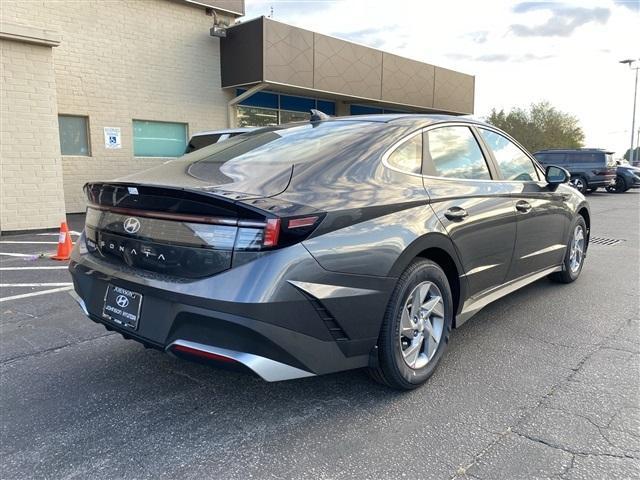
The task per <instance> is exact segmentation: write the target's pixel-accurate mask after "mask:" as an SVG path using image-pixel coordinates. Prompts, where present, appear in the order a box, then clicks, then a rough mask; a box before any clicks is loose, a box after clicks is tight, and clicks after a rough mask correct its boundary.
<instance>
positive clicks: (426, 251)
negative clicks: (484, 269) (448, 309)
mask: <svg viewBox="0 0 640 480" xmlns="http://www.w3.org/2000/svg"><path fill="white" fill-rule="evenodd" d="M416 258H426V259H429V260H431V261H433V262H435V263H437V264H438V265H439V266H440V268H442V270H443V271H444V273H445V275H446V276H447V280H448V281H449V286H450V288H451V295H452V297H453V306H454V312H455V314H454V318H453V326H454V327H455V317H456V315H457V314H458V313H459V311H460V308H461V306H462V304H463V303H464V299H465V295H466V291H467V285H466V277H464V276H463V273H464V270H463V268H462V265H461V263H460V260H459V259H458V255H457V253H456V250H455V247H454V245H453V242H451V240H450V239H449V237H447V236H446V235H444V234H441V233H430V234H427V235H424V236H423V237H420V238H418V239H416V240H415V241H414V242H413V243H411V244H410V245H409V246H408V247H407V248H406V249H405V251H404V252H403V253H402V255H401V256H400V258H398V260H397V261H396V263H395V264H394V266H393V268H392V269H391V272H390V275H392V276H400V274H402V272H403V271H404V270H405V269H406V268H407V267H408V266H409V264H410V263H411V262H412V261H413V260H414V259H416Z"/></svg>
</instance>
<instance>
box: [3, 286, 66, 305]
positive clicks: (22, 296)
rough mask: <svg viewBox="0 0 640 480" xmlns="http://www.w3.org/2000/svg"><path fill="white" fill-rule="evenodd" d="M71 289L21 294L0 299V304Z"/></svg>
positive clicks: (53, 289)
mask: <svg viewBox="0 0 640 480" xmlns="http://www.w3.org/2000/svg"><path fill="white" fill-rule="evenodd" d="M72 288H73V286H70V287H60V288H52V289H50V290H41V291H39V292H31V293H23V294H22V295H14V296H12V297H5V298H0V302H8V301H9V300H18V299H20V298H28V297H35V296H37V295H46V294H48V293H56V292H66V291H67V290H71V289H72Z"/></svg>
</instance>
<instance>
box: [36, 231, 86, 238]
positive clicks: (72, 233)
mask: <svg viewBox="0 0 640 480" xmlns="http://www.w3.org/2000/svg"><path fill="white" fill-rule="evenodd" d="M69 233H70V234H71V235H80V232H76V231H75V230H71V231H70V232H69ZM37 235H42V236H47V235H50V236H52V237H53V236H56V237H57V236H58V235H60V234H59V233H38V234H37Z"/></svg>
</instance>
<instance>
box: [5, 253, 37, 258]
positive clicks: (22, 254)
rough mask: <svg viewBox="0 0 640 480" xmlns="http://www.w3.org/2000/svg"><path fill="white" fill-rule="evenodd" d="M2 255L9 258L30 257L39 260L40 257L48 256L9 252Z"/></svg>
mask: <svg viewBox="0 0 640 480" xmlns="http://www.w3.org/2000/svg"><path fill="white" fill-rule="evenodd" d="M0 255H5V256H7V257H29V258H38V257H39V256H40V255H46V254H40V253H9V252H0Z"/></svg>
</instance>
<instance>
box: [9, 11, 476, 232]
mask: <svg viewBox="0 0 640 480" xmlns="http://www.w3.org/2000/svg"><path fill="white" fill-rule="evenodd" d="M243 13H244V0H199V1H195V0H193V1H192V0H100V1H98V0H2V1H1V2H0V55H1V61H0V64H1V66H2V75H1V77H2V83H1V86H0V88H1V97H0V100H1V102H2V104H1V118H0V133H1V137H0V139H1V146H0V160H1V184H0V230H1V231H2V232H6V231H16V230H28V229H44V228H53V227H56V226H57V225H58V224H59V223H60V221H62V220H63V219H64V217H65V213H73V212H82V211H84V209H85V202H84V196H83V192H82V186H83V185H84V184H85V183H86V182H87V181H90V180H91V181H95V180H111V179H114V178H117V177H119V176H122V175H125V174H128V173H132V172H134V171H137V170H141V169H144V168H148V167H150V166H153V165H157V164H158V162H163V161H166V160H167V159H168V158H171V157H172V156H177V155H179V153H178V151H179V150H180V149H183V147H184V146H185V143H186V140H187V139H188V138H189V135H190V134H192V133H194V132H197V131H202V130H211V129H216V128H226V127H227V126H230V125H231V126H234V125H236V124H238V123H239V124H241V125H253V124H254V123H252V122H254V121H256V119H258V118H261V119H264V118H267V120H268V121H269V122H271V123H278V122H284V121H292V120H300V119H304V118H305V115H307V113H305V112H306V111H308V108H307V107H308V105H309V102H312V103H311V105H312V106H314V107H316V108H319V107H326V108H328V109H329V110H330V111H329V112H328V113H333V114H345V113H365V112H368V111H371V110H372V109H373V111H378V110H379V111H381V112H382V111H383V109H386V110H393V109H395V110H398V109H404V111H445V112H446V111H449V112H454V113H472V112H473V77H471V76H468V75H463V74H459V73H457V72H451V71H450V70H444V69H439V67H434V66H433V65H428V64H424V63H420V62H415V61H413V60H408V59H403V58H402V57H398V56H395V55H394V56H390V55H389V54H386V53H383V52H380V51H378V50H374V49H369V48H367V47H362V46H359V45H355V44H351V43H349V42H345V41H342V40H337V39H331V37H326V36H324V35H320V34H316V33H314V32H308V31H306V30H301V29H297V28H295V27H291V26H289V25H286V24H282V23H279V22H274V21H271V20H268V19H264V18H261V19H257V20H253V21H247V22H243V23H241V24H239V25H238V26H232V27H231V28H228V29H227V30H226V32H227V34H226V38H224V39H222V40H221V39H220V38H218V37H215V36H212V35H211V34H210V29H211V27H212V26H213V25H214V23H217V24H218V25H220V26H222V27H224V26H226V25H234V23H236V22H238V20H239V17H241V16H242V15H243ZM265 39H266V41H265ZM301 39H302V40H304V42H301ZM221 44H222V46H221ZM337 51H339V52H340V53H339V55H337V54H336V53H335V52H337ZM385 55H387V56H388V57H389V60H388V63H387V64H386V65H387V67H386V70H384V67H383V64H384V59H385V58H384V56H385ZM352 57H353V58H355V59H358V58H366V59H367V62H366V63H362V64H358V62H357V61H356V62H355V63H353V62H352ZM314 58H319V59H322V62H318V65H326V68H325V70H326V72H324V73H326V75H325V74H323V71H321V70H318V69H317V68H316V70H314ZM294 60H295V61H294ZM349 62H351V63H352V65H353V68H351V69H347V70H348V71H347V75H348V77H349V78H348V79H347V81H344V82H340V81H337V82H336V81H335V78H334V81H333V82H328V81H327V79H328V78H333V77H332V75H333V74H332V69H336V68H342V67H341V65H342V64H349ZM403 62H404V63H403ZM390 65H393V69H392V70H389V66H390ZM223 70H224V71H223ZM406 72H408V73H406ZM385 75H386V76H387V78H388V79H392V80H393V85H395V86H396V88H395V89H393V88H390V87H386V86H385V81H384V79H385ZM397 85H407V88H406V89H404V93H406V95H404V93H403V91H398V89H397ZM438 85H441V86H440V87H438ZM347 86H348V88H349V91H346V87H347ZM422 87H424V88H422ZM341 89H342V90H344V91H341ZM247 90H248V91H247ZM404 96H406V97H407V101H404V100H405V99H404ZM321 102H322V103H321ZM256 112H258V113H257V114H256ZM265 112H266V113H265ZM269 112H272V113H269ZM271 114H272V115H273V116H272V118H271V117H269V115H271ZM256 115H257V116H256ZM105 129H109V130H105ZM113 129H115V133H114V130H113ZM118 129H119V133H120V134H119V135H117V132H118ZM107 134H108V135H107ZM112 134H113V135H114V136H113V137H112V136H111V135H112ZM165 137H166V138H165ZM110 142H111V143H110ZM112 147H113V148H112ZM180 153H181V152H180Z"/></svg>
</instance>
